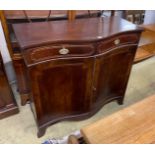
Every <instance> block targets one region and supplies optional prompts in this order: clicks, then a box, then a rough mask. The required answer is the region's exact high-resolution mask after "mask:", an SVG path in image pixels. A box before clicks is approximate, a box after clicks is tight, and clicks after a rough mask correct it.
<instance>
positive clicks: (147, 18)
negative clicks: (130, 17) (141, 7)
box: [144, 10, 155, 24]
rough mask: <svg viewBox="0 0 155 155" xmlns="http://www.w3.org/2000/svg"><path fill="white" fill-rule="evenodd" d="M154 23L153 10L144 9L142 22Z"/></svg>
mask: <svg viewBox="0 0 155 155" xmlns="http://www.w3.org/2000/svg"><path fill="white" fill-rule="evenodd" d="M153 23H155V10H154V11H153V10H146V12H145V18H144V24H153Z"/></svg>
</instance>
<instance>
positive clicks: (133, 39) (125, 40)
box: [97, 34, 139, 53]
mask: <svg viewBox="0 0 155 155" xmlns="http://www.w3.org/2000/svg"><path fill="white" fill-rule="evenodd" d="M138 41H139V35H138V34H126V35H119V36H117V37H113V38H110V39H108V40H105V41H102V42H100V43H99V44H98V46H97V51H98V52H99V53H103V52H104V51H107V50H110V49H112V48H115V47H118V46H121V45H126V44H137V43H138Z"/></svg>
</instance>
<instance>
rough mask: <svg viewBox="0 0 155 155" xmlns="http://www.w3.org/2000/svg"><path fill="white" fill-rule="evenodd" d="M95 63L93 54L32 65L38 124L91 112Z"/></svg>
mask: <svg viewBox="0 0 155 155" xmlns="http://www.w3.org/2000/svg"><path fill="white" fill-rule="evenodd" d="M93 65H94V59H93V58H67V59H59V60H58V59H57V60H50V61H46V62H42V63H38V64H35V65H32V66H30V67H29V78H30V80H29V81H30V86H31V90H32V91H31V94H32V98H33V101H34V104H33V103H32V107H35V108H34V110H35V114H36V117H37V123H38V125H39V126H42V125H43V124H45V123H46V124H48V123H49V124H52V123H55V122H57V121H60V120H63V119H70V118H75V117H76V118H77V117H78V116H79V117H82V116H84V115H87V114H88V112H89V111H90V108H91V95H92V94H91V93H92V78H93Z"/></svg>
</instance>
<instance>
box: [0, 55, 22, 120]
mask: <svg viewBox="0 0 155 155" xmlns="http://www.w3.org/2000/svg"><path fill="white" fill-rule="evenodd" d="M18 112H19V109H18V106H17V104H16V101H15V98H14V96H13V93H12V89H11V86H10V84H9V82H8V79H7V76H6V72H5V69H4V64H3V60H2V57H1V54H0V119H2V118H5V117H8V116H11V115H13V114H17V113H18Z"/></svg>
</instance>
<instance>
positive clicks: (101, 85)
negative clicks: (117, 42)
mask: <svg viewBox="0 0 155 155" xmlns="http://www.w3.org/2000/svg"><path fill="white" fill-rule="evenodd" d="M136 48H137V46H135V45H130V46H121V47H119V48H115V49H112V50H110V51H108V52H104V53H102V54H100V55H99V56H97V57H96V62H95V71H94V75H95V76H94V83H93V91H94V93H93V100H94V102H93V103H95V104H94V106H98V104H97V103H99V104H102V105H103V103H106V101H107V102H108V101H110V100H114V99H120V98H123V96H124V93H125V89H126V86H127V82H128V78H129V74H130V70H131V67H132V64H133V59H134V56H135V51H136ZM96 102H97V103H96Z"/></svg>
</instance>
